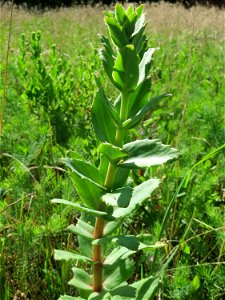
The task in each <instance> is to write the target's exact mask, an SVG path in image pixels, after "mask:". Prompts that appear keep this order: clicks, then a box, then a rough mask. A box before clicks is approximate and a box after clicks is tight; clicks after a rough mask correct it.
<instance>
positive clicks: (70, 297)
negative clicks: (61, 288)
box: [58, 295, 85, 300]
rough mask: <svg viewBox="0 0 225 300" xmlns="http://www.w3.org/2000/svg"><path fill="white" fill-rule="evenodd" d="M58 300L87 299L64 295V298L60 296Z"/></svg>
mask: <svg viewBox="0 0 225 300" xmlns="http://www.w3.org/2000/svg"><path fill="white" fill-rule="evenodd" d="M58 300H85V299H84V298H81V297H72V296H68V295H63V296H60V297H59V299H58Z"/></svg>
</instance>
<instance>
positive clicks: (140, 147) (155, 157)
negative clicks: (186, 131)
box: [118, 139, 178, 169]
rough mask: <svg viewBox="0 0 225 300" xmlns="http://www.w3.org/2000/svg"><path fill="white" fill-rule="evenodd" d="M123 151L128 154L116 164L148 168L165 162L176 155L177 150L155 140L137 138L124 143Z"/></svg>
mask: <svg viewBox="0 0 225 300" xmlns="http://www.w3.org/2000/svg"><path fill="white" fill-rule="evenodd" d="M123 151H124V152H126V153H127V154H128V157H129V158H128V159H125V160H124V161H123V162H120V163H119V164H118V165H120V166H123V167H125V168H129V169H135V168H149V167H151V166H157V165H161V164H164V163H166V162H167V161H169V160H172V159H176V158H177V157H178V151H177V150H176V149H175V148H172V147H170V146H168V145H164V144H162V143H160V142H158V141H157V140H148V139H144V140H137V141H134V142H131V143H128V144H126V145H124V147H123Z"/></svg>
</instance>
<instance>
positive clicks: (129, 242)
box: [92, 235, 140, 251]
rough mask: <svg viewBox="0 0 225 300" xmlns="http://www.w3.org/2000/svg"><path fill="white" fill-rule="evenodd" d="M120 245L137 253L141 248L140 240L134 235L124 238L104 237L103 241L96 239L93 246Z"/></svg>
mask: <svg viewBox="0 0 225 300" xmlns="http://www.w3.org/2000/svg"><path fill="white" fill-rule="evenodd" d="M111 241H112V242H113V243H118V244H119V245H120V246H124V247H126V248H127V249H130V250H133V251H137V250H138V246H139V244H140V243H139V240H138V238H137V237H136V236H133V235H123V236H111V237H103V238H101V239H96V240H94V241H93V242H92V245H106V244H107V243H109V242H111Z"/></svg>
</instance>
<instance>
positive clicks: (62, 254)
mask: <svg viewBox="0 0 225 300" xmlns="http://www.w3.org/2000/svg"><path fill="white" fill-rule="evenodd" d="M54 258H55V259H56V260H78V261H83V262H89V263H92V264H93V263H94V261H93V260H92V259H90V258H88V257H86V256H83V255H79V254H76V253H72V252H69V251H64V250H54Z"/></svg>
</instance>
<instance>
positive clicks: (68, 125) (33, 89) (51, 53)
mask: <svg viewBox="0 0 225 300" xmlns="http://www.w3.org/2000/svg"><path fill="white" fill-rule="evenodd" d="M18 66H19V72H20V73H21V75H22V89H23V95H22V96H23V99H24V100H25V101H26V102H27V104H28V107H29V108H30V110H31V112H32V113H33V114H35V115H37V116H38V118H40V119H43V120H44V122H45V123H48V122H50V125H51V127H52V129H53V133H54V136H53V137H54V138H55V141H56V142H57V143H59V144H61V145H63V144H66V143H67V142H68V139H69V138H70V136H71V135H72V130H73V133H74V131H75V133H76V135H79V132H80V130H79V124H78V122H77V121H76V119H77V118H78V119H82V118H83V117H84V116H83V114H84V112H82V108H83V107H84V106H86V104H84V103H83V102H82V100H81V99H80V95H79V93H82V92H81V91H80V90H79V93H78V92H77V89H78V88H79V89H80V88H81V87H80V82H81V80H82V79H83V77H84V74H79V69H78V70H76V69H75V68H74V66H73V65H72V64H71V63H70V62H69V61H68V59H66V57H65V56H63V55H61V54H60V53H59V51H58V50H57V49H56V45H54V44H53V45H52V46H51V48H50V49H48V50H47V51H46V52H43V50H42V45H41V32H40V31H37V32H33V33H32V35H31V38H30V40H27V39H26V36H25V35H24V34H22V37H21V45H20V53H19V56H18ZM89 72H91V69H90V68H88V67H87V69H86V73H87V74H88V73H89ZM90 74H91V73H90ZM88 75H89V74H88ZM89 76H90V75H89ZM89 80H90V82H89V83H87V82H86V84H88V86H90V85H91V84H92V78H91V77H90V79H89ZM82 88H83V89H84V91H85V86H83V87H82ZM84 91H83V93H85V92H84ZM88 96H89V95H88ZM79 114H80V115H79Z"/></svg>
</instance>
